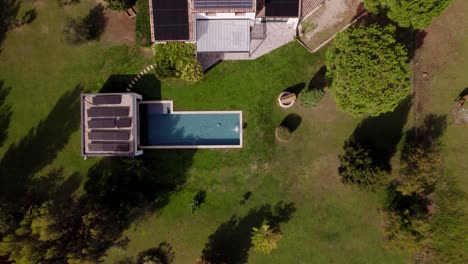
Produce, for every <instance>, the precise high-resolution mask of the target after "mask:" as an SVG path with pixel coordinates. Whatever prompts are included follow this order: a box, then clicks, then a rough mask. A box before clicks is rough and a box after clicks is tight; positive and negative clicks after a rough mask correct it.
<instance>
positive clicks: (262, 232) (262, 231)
mask: <svg viewBox="0 0 468 264" xmlns="http://www.w3.org/2000/svg"><path fill="white" fill-rule="evenodd" d="M252 230H253V232H252V244H253V246H254V250H255V251H257V252H260V253H264V254H270V252H271V251H272V250H273V249H275V248H277V247H278V241H279V240H280V239H281V234H280V233H279V232H278V231H275V230H272V229H270V226H269V225H266V224H263V225H262V226H261V227H260V228H256V227H254V228H252Z"/></svg>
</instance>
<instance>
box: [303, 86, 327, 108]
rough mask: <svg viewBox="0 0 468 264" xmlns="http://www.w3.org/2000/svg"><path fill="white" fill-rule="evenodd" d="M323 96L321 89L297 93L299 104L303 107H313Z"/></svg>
mask: <svg viewBox="0 0 468 264" xmlns="http://www.w3.org/2000/svg"><path fill="white" fill-rule="evenodd" d="M324 95H325V92H324V91H323V90H321V89H312V90H303V91H301V92H300V93H299V102H300V103H301V105H302V106H304V107H314V106H316V105H317V104H318V102H320V100H322V98H323V96H324Z"/></svg>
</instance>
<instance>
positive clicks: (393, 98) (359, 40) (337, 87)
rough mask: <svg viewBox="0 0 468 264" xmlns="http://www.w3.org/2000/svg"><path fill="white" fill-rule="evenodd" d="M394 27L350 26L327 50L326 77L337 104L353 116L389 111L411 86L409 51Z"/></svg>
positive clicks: (406, 94) (405, 94) (373, 114)
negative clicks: (396, 36) (397, 36)
mask: <svg viewBox="0 0 468 264" xmlns="http://www.w3.org/2000/svg"><path fill="white" fill-rule="evenodd" d="M395 35H396V27H395V26H392V25H389V26H386V27H380V26H378V25H371V26H366V27H351V28H349V29H347V30H346V31H344V32H341V33H339V34H338V35H337V36H336V38H335V40H334V41H333V47H332V48H330V49H328V50H327V54H326V61H325V64H326V66H327V76H328V77H329V78H331V79H332V84H331V86H330V90H331V93H332V96H333V97H334V99H335V101H336V104H337V107H338V108H339V109H340V110H342V111H345V112H348V113H350V114H352V115H353V116H355V117H360V116H364V115H371V116H378V115H380V114H383V113H386V112H392V111H393V110H395V108H396V107H397V106H398V104H399V103H400V101H401V100H403V99H404V98H406V97H407V96H408V93H409V89H410V81H409V80H410V79H409V67H408V62H407V60H408V52H407V50H406V48H405V47H404V45H402V44H401V43H398V42H397V41H396V39H395Z"/></svg>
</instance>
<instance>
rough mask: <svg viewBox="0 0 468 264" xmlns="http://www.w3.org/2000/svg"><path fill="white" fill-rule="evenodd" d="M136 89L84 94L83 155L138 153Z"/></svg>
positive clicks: (129, 154) (126, 154) (139, 97)
mask: <svg viewBox="0 0 468 264" xmlns="http://www.w3.org/2000/svg"><path fill="white" fill-rule="evenodd" d="M137 99H141V96H140V95H137V94H135V93H119V94H117V93H112V94H82V95H81V153H82V155H83V156H85V157H87V156H135V155H137V154H138V149H137V143H138V140H137V134H138V132H137V128H138V124H137V119H138V114H137V113H138V112H137Z"/></svg>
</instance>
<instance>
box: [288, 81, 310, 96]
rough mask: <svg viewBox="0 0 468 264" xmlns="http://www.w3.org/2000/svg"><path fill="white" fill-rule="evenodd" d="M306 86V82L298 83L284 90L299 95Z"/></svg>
mask: <svg viewBox="0 0 468 264" xmlns="http://www.w3.org/2000/svg"><path fill="white" fill-rule="evenodd" d="M304 88H305V83H298V84H296V85H293V86H291V87H288V88H286V89H285V90H284V91H285V92H290V93H294V94H296V95H298V94H299V93H300V92H301V91H302V90H303V89H304Z"/></svg>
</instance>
